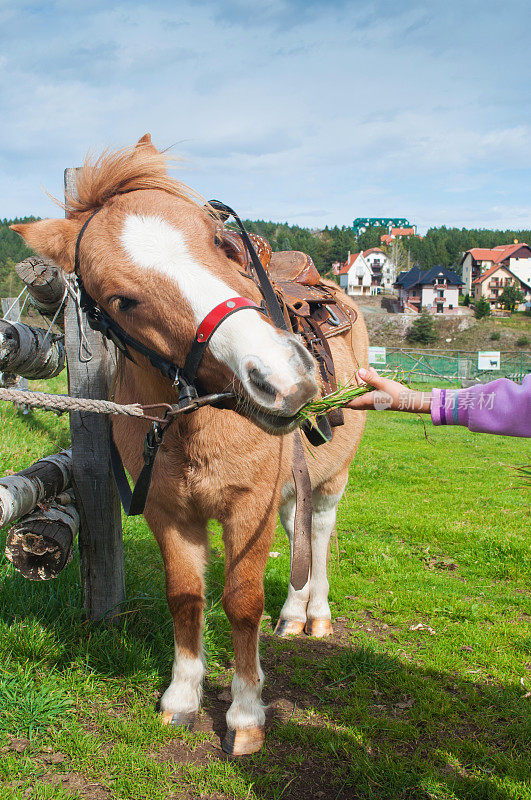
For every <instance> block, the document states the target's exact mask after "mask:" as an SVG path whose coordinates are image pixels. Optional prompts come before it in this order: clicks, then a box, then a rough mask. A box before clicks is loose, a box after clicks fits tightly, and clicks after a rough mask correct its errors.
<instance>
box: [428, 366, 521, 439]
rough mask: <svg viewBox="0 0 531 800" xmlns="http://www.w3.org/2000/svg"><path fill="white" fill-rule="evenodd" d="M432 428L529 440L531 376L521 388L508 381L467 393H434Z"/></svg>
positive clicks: (463, 391) (449, 391) (437, 390)
mask: <svg viewBox="0 0 531 800" xmlns="http://www.w3.org/2000/svg"><path fill="white" fill-rule="evenodd" d="M431 418H432V422H433V424H434V425H464V426H465V427H467V428H468V429H469V430H470V431H476V432H478V433H497V434H500V435H503V436H524V437H525V436H527V437H531V375H526V377H525V378H524V380H523V383H522V385H521V386H520V385H519V384H518V383H513V381H510V380H508V379H507V378H499V379H498V380H497V381H492V382H491V383H479V384H478V385H477V386H471V387H470V388H469V389H433V391H432V393H431Z"/></svg>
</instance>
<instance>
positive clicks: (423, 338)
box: [406, 311, 438, 344]
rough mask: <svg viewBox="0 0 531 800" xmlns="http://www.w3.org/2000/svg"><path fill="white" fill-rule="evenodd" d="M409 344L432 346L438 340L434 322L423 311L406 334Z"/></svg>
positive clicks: (429, 315)
mask: <svg viewBox="0 0 531 800" xmlns="http://www.w3.org/2000/svg"><path fill="white" fill-rule="evenodd" d="M406 338H407V340H408V341H409V342H419V343H420V344H433V342H436V341H437V339H438V336H437V331H436V330H435V322H434V321H433V317H432V316H431V314H428V312H427V311H423V312H422V313H421V314H419V316H418V317H416V319H414V320H413V324H412V325H411V327H410V329H409V330H408V332H407V334H406Z"/></svg>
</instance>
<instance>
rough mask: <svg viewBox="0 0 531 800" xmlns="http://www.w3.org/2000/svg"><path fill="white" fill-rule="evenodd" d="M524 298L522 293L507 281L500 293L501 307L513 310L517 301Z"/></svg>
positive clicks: (521, 300)
mask: <svg viewBox="0 0 531 800" xmlns="http://www.w3.org/2000/svg"><path fill="white" fill-rule="evenodd" d="M523 300H524V293H523V292H521V291H520V290H519V289H518V288H517V287H516V286H515V285H514V283H507V284H506V285H505V286H504V287H503V292H502V293H501V297H500V301H501V302H502V303H503V307H504V308H505V309H506V310H507V311H514V310H515V308H516V306H517V305H518V304H519V303H522V302H523Z"/></svg>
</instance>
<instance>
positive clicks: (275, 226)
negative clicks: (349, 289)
mask: <svg viewBox="0 0 531 800" xmlns="http://www.w3.org/2000/svg"><path fill="white" fill-rule="evenodd" d="M246 224H247V225H248V227H249V229H250V230H252V231H253V232H254V233H259V234H261V235H262V236H265V238H266V239H268V240H269V241H270V243H271V246H272V247H273V250H302V251H303V252H305V253H308V255H310V256H311V257H312V258H313V260H314V262H315V264H316V266H317V268H318V269H319V272H321V273H326V272H327V271H328V270H329V269H330V267H331V266H332V264H333V263H334V261H340V262H345V261H346V259H347V256H348V252H349V250H350V252H351V253H355V252H359V251H360V250H368V249H369V248H371V247H382V249H383V250H385V251H386V252H387V253H388V255H389V256H390V257H392V256H394V259H395V261H396V262H397V264H398V266H399V267H400V268H402V269H405V268H408V267H411V266H414V265H415V264H418V265H419V266H420V267H421V268H422V269H430V267H434V266H436V265H437V266H439V265H440V266H443V267H448V268H450V269H455V270H457V271H458V272H460V268H459V262H460V260H461V256H462V254H463V253H464V252H465V251H466V250H470V249H471V248H472V247H486V248H491V247H496V246H497V245H500V244H512V243H513V242H514V240H515V239H518V241H519V242H527V243H528V244H531V230H519V231H517V230H504V231H501V230H487V229H467V228H447V227H445V226H442V227H440V228H430V229H429V230H428V232H427V233H426V235H425V236H423V237H422V238H420V237H408V238H406V239H399V240H398V241H396V242H395V243H392V244H391V245H390V246H389V247H384V246H383V245H382V244H381V236H382V234H384V233H387V229H386V228H369V229H368V230H366V231H364V232H363V233H361V234H360V235H359V236H357V237H356V236H355V235H354V232H353V230H352V228H350V227H347V226H345V225H343V226H342V227H338V226H337V225H336V226H334V227H333V228H329V227H326V228H324V230H318V231H315V230H310V229H308V228H300V227H299V226H297V225H288V224H287V223H277V222H265V221H264V220H257V221H251V220H247V221H246Z"/></svg>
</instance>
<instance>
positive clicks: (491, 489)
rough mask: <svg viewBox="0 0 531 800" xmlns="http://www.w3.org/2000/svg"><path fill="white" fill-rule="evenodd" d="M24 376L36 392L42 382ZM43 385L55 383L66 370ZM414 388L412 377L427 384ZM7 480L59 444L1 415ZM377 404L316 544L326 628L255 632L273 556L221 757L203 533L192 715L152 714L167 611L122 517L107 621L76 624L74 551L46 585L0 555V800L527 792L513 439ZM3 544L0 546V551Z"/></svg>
mask: <svg viewBox="0 0 531 800" xmlns="http://www.w3.org/2000/svg"><path fill="white" fill-rule="evenodd" d="M37 386H39V384H36V386H35V388H37ZM41 386H42V387H43V388H44V387H45V386H46V387H47V388H48V390H49V391H54V390H55V391H57V390H59V391H61V390H63V391H64V384H63V383H62V379H56V380H55V381H50V382H48V383H47V384H42V385H41ZM424 388H425V387H424ZM0 428H1V432H2V448H1V459H0V468H1V471H2V474H5V473H6V472H7V471H8V470H18V469H20V468H22V467H24V466H27V465H29V464H30V463H32V462H33V461H34V460H35V459H36V458H38V457H40V456H42V455H43V454H48V453H51V452H54V451H56V450H58V449H60V448H62V447H64V446H66V444H67V442H68V431H67V421H66V419H64V418H61V419H58V418H56V417H55V416H53V415H52V414H49V413H45V412H35V413H34V414H32V415H31V416H27V417H22V416H20V415H18V414H17V413H16V412H14V411H13V410H12V409H11V408H10V407H9V408H7V407H5V406H4V407H2V408H0ZM426 431H427V438H426V437H425V433H424V426H423V424H422V422H421V420H420V419H419V418H417V417H415V416H410V415H400V414H392V413H385V414H384V413H380V414H376V413H373V414H372V416H370V419H369V422H368V425H367V430H366V434H365V436H364V439H363V441H362V445H361V447H360V450H359V453H358V455H357V457H356V459H355V461H354V464H353V466H352V469H351V475H350V483H349V487H348V491H347V494H346V496H345V498H344V499H343V501H342V502H341V505H340V514H339V520H338V526H337V530H338V536H337V546H336V541H335V540H333V542H332V548H331V564H330V573H331V595H330V596H331V601H332V613H333V618H334V621H335V627H336V636H334V638H333V639H328V640H312V639H309V638H306V637H298V638H296V639H292V640H277V639H275V638H274V637H273V636H272V635H271V620H272V621H273V622H274V621H275V619H276V616H277V615H278V612H279V610H280V607H281V605H282V602H283V599H284V593H285V591H286V581H287V576H288V566H289V555H288V548H287V546H286V540H285V536H284V534H283V533H282V531H281V530H280V528H279V531H278V534H277V540H276V541H275V544H274V546H273V550H274V551H278V552H279V553H280V555H279V556H278V557H277V558H270V560H269V564H268V569H267V573H266V618H265V619H264V623H263V636H262V641H261V657H262V663H263V665H264V669H265V672H266V681H267V682H266V688H265V692H264V695H265V699H266V701H267V702H269V703H270V704H271V709H270V712H269V728H268V734H267V740H266V746H265V748H264V750H263V752H262V753H260V754H257V755H255V756H249V757H245V758H242V759H239V760H236V759H230V758H227V757H225V756H223V754H222V753H221V750H220V745H219V735H220V733H222V732H223V731H222V725H223V714H224V713H225V711H226V709H227V707H228V704H229V695H228V692H227V688H228V686H229V684H230V679H231V657H232V656H231V645H230V631H229V627H228V623H227V620H226V618H225V617H224V614H223V612H222V609H221V604H220V596H221V591H222V586H221V582H222V576H223V563H222V559H223V553H222V544H221V539H220V536H219V531H218V530H217V529H216V526H215V525H213V526H212V527H213V532H212V562H211V566H210V569H209V581H208V586H209V589H208V597H207V606H208V614H207V625H206V631H205V643H206V657H207V662H208V679H207V682H206V686H205V701H204V706H205V710H204V711H203V712H202V715H201V719H200V720H199V723H198V730H197V732H194V733H192V734H189V733H183V732H181V731H180V730H178V729H171V728H170V729H168V728H163V727H162V726H161V725H160V722H159V718H158V715H157V711H156V706H157V701H158V698H159V697H160V694H161V692H162V691H163V690H164V688H165V686H166V685H167V683H168V681H169V676H170V668H171V662H172V655H173V652H172V651H173V643H172V625H171V620H170V616H169V612H168V610H167V607H166V602H165V598H164V588H163V571H162V563H161V559H160V556H159V554H158V550H157V547H156V545H155V543H154V542H153V541H152V537H151V534H150V533H149V531H148V529H147V527H146V525H145V523H144V521H143V520H142V519H141V520H126V521H125V523H124V526H125V539H126V559H127V583H128V586H127V592H128V600H127V602H126V603H125V604H124V606H123V609H121V612H122V616H121V620H122V622H123V624H122V626H114V627H105V626H102V625H100V626H98V625H92V624H89V623H87V622H86V621H84V619H83V613H82V597H81V594H80V589H79V585H78V572H77V560H76V559H74V561H73V562H72V563H71V564H70V565H69V566H68V567H67V568H66V570H65V571H64V572H63V573H62V575H61V576H60V578H59V579H58V580H56V581H54V582H50V583H46V584H36V583H31V582H27V581H25V580H24V579H23V578H22V577H20V576H19V575H18V574H17V573H15V572H14V571H13V569H12V567H11V565H9V564H8V562H7V561H6V559H5V558H4V557H2V563H1V570H0V573H1V578H0V593H1V594H0V597H1V600H0V660H1V664H2V670H1V673H0V754H1V755H0V798H1V800H15V798H16V800H19V799H20V800H23V799H24V800H25V799H26V798H30V800H47V799H48V798H57V799H58V800H65V799H66V798H89V799H91V800H105V799H106V798H111V799H112V800H114V799H115V798H116V800H118V798H119V799H120V800H122V798H123V800H125V799H126V798H127V800H129V799H131V800H133V799H134V800H144V799H145V800H169V799H170V798H192V797H206V798H240V799H241V800H244V799H245V798H249V800H252V798H260V800H280V798H325V799H326V800H328V798H330V799H331V800H342V799H344V798H364V799H365V798H367V799H368V798H371V799H372V798H375V799H376V798H378V800H393V798H407V799H408V800H417V799H419V800H420V799H421V798H426V799H427V798H436V800H454V799H455V798H459V799H461V798H477V799H478V800H479V799H480V798H481V799H482V798H485V799H486V798H488V799H489V800H509V798H510V799H511V800H515V799H516V798H522V799H523V798H527V800H529V799H530V798H531V696H529V697H526V694H527V693H528V692H530V691H531V625H530V623H531V583H530V575H531V555H530V548H529V545H530V540H531V536H530V533H529V521H528V519H527V514H528V500H529V496H528V489H527V488H526V487H525V485H524V481H523V479H522V478H521V477H520V475H519V474H518V473H517V472H516V471H515V469H514V468H515V467H516V466H518V465H522V464H525V463H529V461H530V460H531V459H530V451H529V446H528V442H527V441H524V440H518V439H511V438H504V437H489V436H487V435H478V434H472V433H469V432H468V431H463V430H461V429H457V428H443V429H441V428H437V429H436V428H433V427H432V426H431V424H430V423H429V422H427V423H426ZM3 541H4V540H3V539H2V543H1V544H2V551H3Z"/></svg>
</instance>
